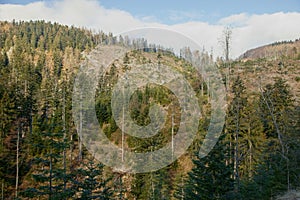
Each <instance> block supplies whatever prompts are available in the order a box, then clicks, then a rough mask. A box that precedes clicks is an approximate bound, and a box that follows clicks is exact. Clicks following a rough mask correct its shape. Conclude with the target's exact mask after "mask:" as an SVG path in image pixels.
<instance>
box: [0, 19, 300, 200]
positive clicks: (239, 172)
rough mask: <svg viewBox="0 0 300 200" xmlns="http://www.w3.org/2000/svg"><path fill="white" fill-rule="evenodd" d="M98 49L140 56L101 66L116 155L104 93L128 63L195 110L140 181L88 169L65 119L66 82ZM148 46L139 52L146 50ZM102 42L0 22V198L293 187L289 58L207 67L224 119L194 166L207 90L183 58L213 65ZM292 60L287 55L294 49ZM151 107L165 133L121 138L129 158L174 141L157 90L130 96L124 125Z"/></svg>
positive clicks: (298, 126) (218, 194)
mask: <svg viewBox="0 0 300 200" xmlns="http://www.w3.org/2000/svg"><path fill="white" fill-rule="evenodd" d="M97 45H121V46H124V45H132V46H138V47H141V50H133V51H132V52H130V53H127V54H126V55H125V56H124V58H123V59H119V60H116V61H115V62H113V63H112V64H111V65H110V66H109V70H107V71H106V74H105V76H103V77H102V78H101V79H100V80H99V88H98V91H97V95H96V97H95V99H96V102H95V104H96V113H97V118H98V121H99V124H100V126H101V128H102V130H103V131H104V133H105V134H106V136H107V137H108V138H109V139H110V140H111V142H113V143H115V144H116V145H119V146H120V141H121V140H122V135H121V129H120V128H119V127H118V126H117V125H116V122H115V121H114V118H113V116H112V110H111V92H112V86H113V85H114V84H116V81H117V79H118V77H119V76H120V75H122V74H123V73H124V72H126V71H128V70H130V69H131V68H132V67H133V66H134V65H137V64H146V63H154V64H163V65H167V66H169V67H171V68H172V69H174V70H176V71H177V72H180V73H182V74H183V76H184V77H185V78H186V79H187V80H188V81H189V83H190V85H191V86H192V88H193V90H194V91H195V93H196V95H197V98H198V100H199V105H200V107H201V114H202V116H204V117H202V118H201V119H199V127H198V134H197V136H196V138H195V140H194V142H193V144H192V145H191V146H190V147H189V149H188V151H187V152H186V153H185V154H184V155H183V156H181V157H180V158H179V159H178V160H177V161H175V162H174V163H172V164H171V165H169V166H167V167H165V168H163V169H160V170H158V171H154V172H149V173H138V174H130V173H120V172H116V171H113V170H112V169H111V168H109V167H107V166H104V165H103V164H102V163H99V162H98V161H97V160H95V159H94V157H93V155H91V154H90V153H89V152H88V151H87V150H86V149H85V147H84V145H83V144H82V141H81V139H80V137H78V134H77V129H76V128H77V127H75V124H74V121H73V118H72V92H73V84H74V79H75V76H76V74H77V71H78V69H79V67H80V63H81V62H82V61H84V59H85V57H86V55H87V54H88V53H89V52H91V51H92V50H93V49H94V48H95V47H96V46H97ZM149 46H150V45H149ZM149 46H148V45H147V42H146V41H145V40H143V39H140V40H137V41H130V40H129V39H128V38H122V37H120V38H119V37H115V36H113V35H112V34H105V33H103V32H99V33H94V32H92V31H90V30H87V29H83V28H76V27H68V26H64V25H60V24H57V23H50V22H44V21H30V22H15V21H14V22H11V23H10V22H0V77H1V78H0V123H1V124H0V133H1V135H0V141H1V144H0V188H1V198H2V199H207V200H208V199H249V200H250V199H255V200H257V199H274V198H276V197H278V196H279V195H282V194H283V193H285V192H287V191H292V190H299V187H300V148H299V147H300V122H299V116H300V107H299V105H300V104H299V93H300V91H299V88H300V87H299V84H300V75H299V74H300V60H299V56H286V57H285V56H280V57H276V58H272V59H264V58H259V59H253V60H248V61H245V60H244V61H234V62H222V61H220V62H218V63H214V64H215V65H216V66H217V67H218V68H219V69H220V71H221V73H222V75H223V81H224V85H225V86H226V90H227V101H228V102H227V103H228V108H227V115H226V122H225V125H224V128H223V132H222V135H221V137H220V139H219V141H218V143H217V144H216V145H215V147H214V149H213V150H212V151H211V152H210V153H209V154H208V155H207V156H206V157H204V158H201V159H200V158H199V157H198V152H199V148H200V146H201V143H202V142H203V137H204V136H205V135H206V133H207V129H208V126H209V122H210V111H211V105H210V98H211V93H210V92H209V83H205V82H204V80H203V79H202V78H201V75H200V74H198V73H197V72H196V71H195V69H193V68H192V67H191V63H190V62H189V55H192V54H193V55H196V56H197V57H198V58H199V59H200V60H201V62H202V63H203V64H207V63H210V64H212V63H213V58H212V55H209V54H208V53H207V52H190V50H189V48H185V49H183V50H182V51H181V55H180V56H176V55H175V54H174V53H173V52H170V51H169V50H162V49H158V48H156V47H155V45H154V46H151V48H150V47H149ZM296 50H297V49H296ZM153 103H157V104H159V105H162V107H163V108H164V109H165V111H166V113H167V116H168V117H167V119H166V124H165V127H163V128H162V129H161V130H160V131H159V134H157V135H155V136H153V137H150V138H146V139H141V138H136V137H131V136H125V141H126V148H127V149H130V150H132V151H135V152H147V151H153V150H156V149H159V148H161V147H163V146H164V145H165V144H166V143H167V142H169V141H170V140H171V138H172V136H171V132H172V134H173V132H175V134H176V131H177V130H178V124H179V122H180V115H181V114H180V109H179V108H178V101H177V100H176V98H175V95H174V94H173V93H172V92H170V91H168V90H167V89H165V88H163V87H159V86H157V85H151V84H149V85H147V86H146V87H142V88H139V90H137V91H136V92H135V93H134V94H133V96H132V97H131V100H130V110H131V117H132V119H133V120H134V121H135V122H136V123H137V124H139V125H147V124H148V123H149V120H150V118H149V107H150V105H152V104H153Z"/></svg>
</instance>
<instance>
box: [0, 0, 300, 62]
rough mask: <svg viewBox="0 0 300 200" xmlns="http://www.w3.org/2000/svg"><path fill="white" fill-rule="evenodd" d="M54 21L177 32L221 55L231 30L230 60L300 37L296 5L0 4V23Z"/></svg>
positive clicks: (200, 0) (202, 0) (204, 0)
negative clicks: (224, 37)
mask: <svg viewBox="0 0 300 200" xmlns="http://www.w3.org/2000/svg"><path fill="white" fill-rule="evenodd" d="M12 19H16V20H38V19H44V20H46V21H56V22H59V23H62V24H66V25H75V26H79V27H86V28H91V29H93V30H103V31H104V32H112V33H114V34H119V33H121V32H124V31H128V30H132V29H136V28H141V27H157V28H166V29H169V30H174V31H177V32H179V33H181V34H183V35H185V36H187V37H189V38H191V39H192V40H194V41H195V42H196V43H198V44H199V46H204V47H205V48H206V49H208V50H210V49H213V51H214V54H215V55H218V56H222V48H221V45H220V42H219V41H220V38H222V31H223V30H224V27H226V26H230V27H231V28H232V45H231V57H232V58H236V57H238V56H239V55H241V54H242V53H244V52H245V51H246V50H248V49H251V48H254V47H258V46H261V45H264V44H269V43H272V42H275V41H282V40H294V39H297V38H300V0H185V1H183V0H180V1H179V0H178V1H177V0H173V1H172V0H151V1H150V0H53V1H50V0H44V1H38V0H23V1H17V0H0V20H8V21H11V20H12Z"/></svg>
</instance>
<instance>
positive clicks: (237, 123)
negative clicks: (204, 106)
mask: <svg viewBox="0 0 300 200" xmlns="http://www.w3.org/2000/svg"><path fill="white" fill-rule="evenodd" d="M239 110H240V105H239V102H238V104H237V109H236V121H235V127H236V129H235V136H234V141H235V144H234V145H235V146H234V180H235V191H236V192H239V184H240V178H239V132H240V115H239Z"/></svg>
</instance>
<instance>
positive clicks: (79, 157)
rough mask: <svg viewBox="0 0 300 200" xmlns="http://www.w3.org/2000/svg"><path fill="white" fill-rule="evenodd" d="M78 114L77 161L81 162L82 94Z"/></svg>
mask: <svg viewBox="0 0 300 200" xmlns="http://www.w3.org/2000/svg"><path fill="white" fill-rule="evenodd" d="M80 97H81V98H80V100H81V101H80V113H79V121H80V124H79V137H78V143H79V155H78V160H79V161H81V160H82V94H80Z"/></svg>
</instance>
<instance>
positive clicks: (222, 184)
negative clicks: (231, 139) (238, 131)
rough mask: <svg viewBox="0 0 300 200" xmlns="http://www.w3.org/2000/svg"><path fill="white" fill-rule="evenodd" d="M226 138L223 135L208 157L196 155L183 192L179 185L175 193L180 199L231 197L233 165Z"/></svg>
mask: <svg viewBox="0 0 300 200" xmlns="http://www.w3.org/2000/svg"><path fill="white" fill-rule="evenodd" d="M224 138H225V137H224V135H223V136H222V137H221V139H220V140H219V141H218V143H217V144H216V146H215V147H214V149H213V150H212V151H211V152H210V153H209V154H208V155H207V156H206V157H204V158H201V159H200V158H198V155H196V156H195V159H194V160H193V162H194V168H193V169H192V171H191V172H190V173H189V174H188V179H187V183H186V184H185V188H184V192H183V193H182V190H181V187H182V186H181V185H179V186H178V189H177V192H176V195H175V196H176V197H177V198H178V199H231V198H229V194H230V192H231V191H232V190H233V179H232V178H231V171H232V165H230V164H229V163H228V160H229V157H228V155H229V148H228V144H226V143H225V140H224Z"/></svg>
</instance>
